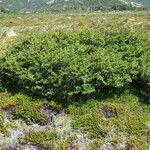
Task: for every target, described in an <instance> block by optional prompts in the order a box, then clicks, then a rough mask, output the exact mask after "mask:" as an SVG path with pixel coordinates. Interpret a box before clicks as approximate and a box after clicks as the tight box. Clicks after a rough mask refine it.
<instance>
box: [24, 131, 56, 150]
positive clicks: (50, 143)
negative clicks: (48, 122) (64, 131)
mask: <svg viewBox="0 0 150 150" xmlns="http://www.w3.org/2000/svg"><path fill="white" fill-rule="evenodd" d="M57 138H58V137H57V132H56V131H51V132H49V131H37V132H30V133H27V134H26V135H25V137H24V138H23V141H22V142H23V143H24V144H32V145H41V146H43V147H44V148H46V149H51V148H54V147H55V145H54V141H55V142H56V140H57Z"/></svg>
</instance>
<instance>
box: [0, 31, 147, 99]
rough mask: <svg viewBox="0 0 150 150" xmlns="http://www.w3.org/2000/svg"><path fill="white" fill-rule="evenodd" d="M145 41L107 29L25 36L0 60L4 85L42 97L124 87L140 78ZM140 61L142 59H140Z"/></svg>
mask: <svg viewBox="0 0 150 150" xmlns="http://www.w3.org/2000/svg"><path fill="white" fill-rule="evenodd" d="M148 48H149V41H147V40H145V39H144V38H140V37H138V36H137V35H135V34H134V33H132V32H130V31H127V30H122V31H106V30H104V29H103V30H95V31H93V30H92V31H90V30H84V31H80V32H77V31H72V32H62V31H57V32H52V33H38V34H36V35H25V36H24V37H20V39H19V40H18V41H17V42H16V43H14V44H13V45H12V46H9V47H7V50H6V53H5V56H4V57H3V58H2V59H1V63H0V64H1V65H0V72H1V74H2V75H3V82H5V84H6V81H7V82H8V83H9V85H12V84H13V85H16V87H17V85H18V86H19V87H20V88H21V89H23V90H25V91H28V92H29V93H32V94H34V95H37V96H42V97H46V98H51V97H60V98H66V96H69V95H77V94H78V95H79V94H80V95H89V94H95V93H99V94H101V93H102V92H101V91H102V89H104V87H107V88H108V89H111V90H112V91H113V90H114V89H116V88H125V87H126V86H128V85H129V84H130V83H131V82H132V81H133V80H136V79H137V76H138V75H139V74H140V75H141V76H142V77H143V78H145V76H146V77H147V78H148V80H149V76H148V75H146V74H145V71H146V69H145V70H142V69H141V68H142V65H143V63H146V65H147V61H146V60H145V56H146V53H147V52H148ZM141 58H142V61H141Z"/></svg>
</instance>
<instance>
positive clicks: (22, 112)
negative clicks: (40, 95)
mask: <svg viewBox="0 0 150 150" xmlns="http://www.w3.org/2000/svg"><path fill="white" fill-rule="evenodd" d="M42 104H43V102H41V101H40V100H36V101H35V100H34V99H32V98H30V97H28V96H25V95H23V94H16V95H14V96H11V97H8V98H6V99H4V100H3V99H0V109H6V108H9V107H11V106H14V107H15V112H13V114H12V115H13V118H14V119H22V120H24V121H25V122H26V123H28V124H31V123H39V124H40V123H44V122H45V121H46V118H45V117H44V116H43V115H42V114H41V112H40V108H41V107H42Z"/></svg>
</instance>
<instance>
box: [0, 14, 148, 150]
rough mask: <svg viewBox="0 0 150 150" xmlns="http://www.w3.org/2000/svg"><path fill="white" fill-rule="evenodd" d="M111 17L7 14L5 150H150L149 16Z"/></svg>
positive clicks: (0, 138) (0, 145)
mask: <svg viewBox="0 0 150 150" xmlns="http://www.w3.org/2000/svg"><path fill="white" fill-rule="evenodd" d="M109 15H110V14H105V13H100V14H71V15H70V14H64V15H58V14H52V15H49V14H34V15H33V14H32V15H30V14H22V15H19V14H12V15H8V14H5V15H3V16H0V21H1V22H0V46H1V47H0V91H1V92H0V149H10V150H12V149H21V150H23V149H37V150H38V149H39V150H40V149H46V150H47V149H48V150H72V149H79V150H80V149H83V150H98V149H107V148H113V149H115V150H120V149H121V150H125V149H137V150H147V149H148V148H149V142H150V136H149V131H150V115H149V114H150V106H149V103H150V95H149V94H150V76H149V75H150V72H149V69H150V61H149V57H150V56H149V55H150V53H149V52H150V51H149V47H150V41H149V38H148V37H149V35H150V34H149V33H150V32H149V15H148V12H146V13H145V12H140V13H116V14H115V13H111V15H112V16H111V17H110V16H109ZM39 30H40V31H39ZM37 31H38V32H37ZM8 33H9V34H8ZM10 33H11V34H13V36H11V37H9V36H8V35H10ZM15 33H16V34H15ZM14 35H15V36H14Z"/></svg>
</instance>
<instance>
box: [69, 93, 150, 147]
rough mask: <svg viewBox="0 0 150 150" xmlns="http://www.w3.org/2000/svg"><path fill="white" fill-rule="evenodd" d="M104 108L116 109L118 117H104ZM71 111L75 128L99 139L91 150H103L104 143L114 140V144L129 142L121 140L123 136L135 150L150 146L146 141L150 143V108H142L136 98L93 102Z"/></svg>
mask: <svg viewBox="0 0 150 150" xmlns="http://www.w3.org/2000/svg"><path fill="white" fill-rule="evenodd" d="M105 101H106V100H105ZM94 104H95V106H94ZM104 105H105V106H106V105H107V106H108V108H110V109H111V108H114V109H115V110H116V111H117V116H116V117H114V118H113V117H112V118H106V117H104V115H103V114H102V112H101V110H102V108H103V106H104ZM90 106H91V107H90ZM69 110H70V113H71V116H72V118H73V122H72V127H73V128H76V129H80V130H82V131H84V132H86V133H87V134H88V135H90V137H91V138H92V139H97V140H96V141H93V143H91V144H90V145H91V147H95V146H97V147H101V145H102V143H103V141H105V139H107V138H108V139H110V137H111V139H110V140H112V141H113V142H115V143H120V142H121V141H123V140H125V139H123V138H122V137H120V134H121V133H125V134H126V135H127V137H126V138H127V140H128V141H129V142H130V143H132V144H133V147H136V146H137V147H141V149H142V148H145V146H146V145H145V143H144V141H145V142H147V138H148V136H147V133H148V131H149V127H148V126H149V123H150V116H149V112H150V107H149V106H146V105H142V104H141V103H140V102H139V101H138V97H137V96H135V95H133V94H124V95H121V96H117V97H115V98H110V99H107V102H104V101H97V102H96V100H90V101H87V102H86V103H85V104H82V105H81V106H80V105H77V104H76V105H75V104H73V105H72V106H70V109H69ZM145 135H146V136H145ZM120 138H121V139H120ZM101 141H102V142H101ZM139 143H141V146H140V144H139Z"/></svg>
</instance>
